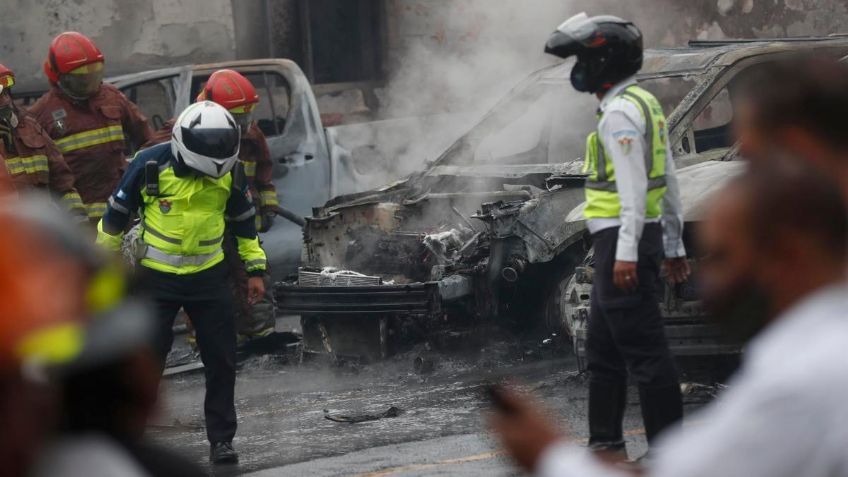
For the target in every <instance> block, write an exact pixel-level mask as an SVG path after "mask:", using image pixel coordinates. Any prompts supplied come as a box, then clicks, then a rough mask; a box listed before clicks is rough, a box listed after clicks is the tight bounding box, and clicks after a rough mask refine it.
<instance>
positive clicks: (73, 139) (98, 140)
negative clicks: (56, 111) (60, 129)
mask: <svg viewBox="0 0 848 477" xmlns="http://www.w3.org/2000/svg"><path fill="white" fill-rule="evenodd" d="M113 141H121V142H123V141H124V129H123V127H122V126H120V125H117V126H107V127H105V128H100V129H92V130H89V131H83V132H81V133H77V134H71V135H70V136H65V137H63V138H61V139H57V140H56V146H58V147H59V150H60V151H62V154H66V153H69V152H72V151H77V150H80V149H85V148H87V147H92V146H97V145H100V144H106V143H108V142H113Z"/></svg>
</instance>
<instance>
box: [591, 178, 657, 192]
mask: <svg viewBox="0 0 848 477" xmlns="http://www.w3.org/2000/svg"><path fill="white" fill-rule="evenodd" d="M665 186H666V181H665V176H660V177H652V178H650V179H648V190H652V189H660V188H662V187H665ZM586 188H587V189H592V190H602V191H604V192H618V186H616V185H615V182H610V181H607V182H598V181H588V180H587V181H586Z"/></svg>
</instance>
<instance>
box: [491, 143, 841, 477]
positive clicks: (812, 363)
mask: <svg viewBox="0 0 848 477" xmlns="http://www.w3.org/2000/svg"><path fill="white" fill-rule="evenodd" d="M846 216H848V215H846V207H845V205H844V203H843V202H842V201H841V200H840V191H839V188H838V186H836V185H835V184H834V183H832V182H831V181H830V180H829V179H828V178H827V176H825V175H824V174H822V173H821V171H819V170H817V169H814V168H810V167H806V164H805V163H804V162H803V161H799V160H797V159H794V158H792V159H789V158H786V157H774V158H772V159H771V160H769V161H768V162H763V163H753V164H751V165H750V166H749V169H748V170H747V171H746V172H745V173H744V174H743V175H742V176H740V177H738V178H735V179H733V180H732V181H731V182H730V183H729V184H728V185H727V186H726V187H724V188H723V189H722V190H721V191H720V192H719V193H717V194H716V195H715V199H714V200H713V202H712V205H711V208H710V210H709V211H708V214H707V217H706V220H705V222H704V223H703V224H702V227H701V229H700V230H699V234H698V235H699V245H700V251H701V252H702V254H703V255H702V256H703V259H702V260H701V264H700V271H699V273H700V280H701V281H700V283H701V284H702V297H703V300H704V305H705V306H706V307H707V308H708V309H709V310H710V311H711V314H712V315H713V316H715V317H717V321H718V323H719V324H720V325H722V327H723V329H724V330H725V331H726V332H727V333H729V334H731V335H733V336H734V337H736V338H750V341H749V342H748V344H747V348H746V353H745V355H744V357H743V364H742V367H741V368H740V370H739V371H738V372H737V374H736V375H735V376H734V377H733V378H732V380H731V381H730V383H729V387H728V390H726V391H725V392H724V393H723V394H722V395H720V396H719V397H718V398H717V399H716V400H715V401H714V402H713V403H711V404H709V405H707V406H706V407H705V408H704V409H703V410H701V411H699V412H698V414H697V416H695V417H693V418H692V421H693V422H694V423H693V424H692V425H691V426H687V427H685V428H682V429H676V430H674V431H670V432H668V433H666V434H664V435H662V436H660V441H659V444H658V446H657V448H656V450H655V452H654V453H653V454H652V458H651V459H649V460H647V461H646V462H644V463H643V465H642V466H641V467H637V466H632V467H623V466H621V465H619V466H613V465H611V464H609V463H605V462H602V461H601V460H599V459H598V458H597V457H596V456H594V455H592V454H590V453H589V452H587V451H586V450H585V449H583V448H581V447H579V446H577V445H575V444H573V443H572V442H570V439H569V438H568V437H567V436H566V435H565V434H563V433H561V432H560V431H558V430H556V429H554V428H553V427H552V426H551V424H550V421H549V419H547V418H546V417H544V414H543V413H541V412H540V411H538V410H537V409H536V406H535V405H534V404H533V403H531V402H528V401H527V400H525V399H524V398H523V397H522V396H520V395H518V394H516V393H514V392H513V391H510V390H508V389H506V388H496V389H497V390H498V391H497V392H496V397H497V398H498V399H497V402H499V403H500V406H498V407H499V409H501V410H500V411H499V412H497V413H496V414H495V415H494V416H493V418H492V420H491V424H492V428H493V430H494V431H495V433H496V434H497V435H498V436H499V437H500V439H501V440H502V442H503V444H504V446H505V447H506V449H507V451H508V453H509V454H510V455H512V457H513V458H515V460H516V461H517V462H518V464H520V465H521V466H522V467H523V468H525V469H527V470H531V471H533V472H535V473H536V475H540V476H545V477H547V476H568V475H575V476H576V475H579V476H582V477H591V476H601V475H604V476H618V475H621V476H624V475H634V474H639V475H652V476H653V475H656V476H675V477H688V476H707V475H710V476H712V475H721V476H768V477H781V476H786V477H789V476H798V475H805V476H832V475H844V474H845V473H846V472H848V453H846V452H845V450H844V449H845V443H846V442H848V426H846V423H848V406H845V398H844V397H845V395H846V394H848V360H845V357H844V353H845V349H848V320H846V319H845V318H846V310H848V293H846V283H845V268H844V263H845V260H846V255H848V253H846V249H848V224H846Z"/></svg>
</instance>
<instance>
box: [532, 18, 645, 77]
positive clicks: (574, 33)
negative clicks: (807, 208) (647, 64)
mask: <svg viewBox="0 0 848 477" xmlns="http://www.w3.org/2000/svg"><path fill="white" fill-rule="evenodd" d="M545 53H550V54H552V55H555V56H558V57H560V58H563V59H565V58H568V57H570V56H577V63H576V64H575V65H574V68H573V69H572V70H571V84H572V85H573V86H574V89H576V90H577V91H582V92H586V93H597V92H598V91H600V90H602V89H603V88H609V87H611V86H612V85H614V84H615V83H618V82H619V81H621V80H623V79H625V78H627V77H629V76H632V75H634V74H636V72H638V71H639V69H641V68H642V32H640V31H639V29H638V28H636V26H635V25H633V23H631V22H629V21H627V20H623V19H621V18H618V17H614V16H611V15H601V16H597V17H589V16H587V15H586V14H585V13H580V14H577V15H575V16H573V17H571V18H569V19H568V20H566V21H565V22H564V23H563V24H562V25H560V26H559V28H557V31H555V32H554V33H553V34H552V35H551V37H550V38H549V39H548V43H547V44H546V45H545Z"/></svg>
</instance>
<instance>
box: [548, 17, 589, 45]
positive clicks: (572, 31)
mask: <svg viewBox="0 0 848 477" xmlns="http://www.w3.org/2000/svg"><path fill="white" fill-rule="evenodd" d="M597 29H598V24H597V23H595V21H594V20H593V19H591V18H589V16H588V15H586V13H585V12H584V13H578V14H577V15H574V16H573V17H571V18H569V19H568V20H566V21H564V22H563V23H562V25H560V26H559V28H557V31H558V32H560V33H562V34H563V35H566V36H568V37H571V39H573V40H576V41H581V42H582V41H586V40H588V39H589V38H590V37H591V36H592V34H594V33H595V31H596V30H597Z"/></svg>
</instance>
